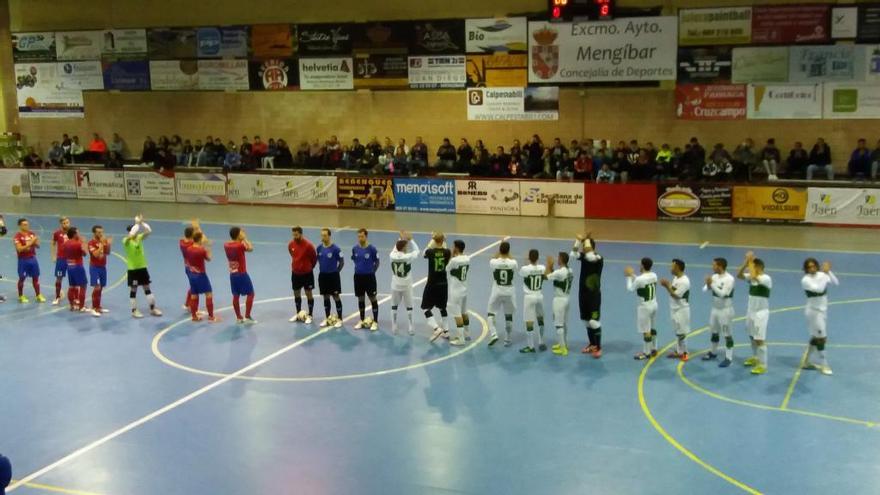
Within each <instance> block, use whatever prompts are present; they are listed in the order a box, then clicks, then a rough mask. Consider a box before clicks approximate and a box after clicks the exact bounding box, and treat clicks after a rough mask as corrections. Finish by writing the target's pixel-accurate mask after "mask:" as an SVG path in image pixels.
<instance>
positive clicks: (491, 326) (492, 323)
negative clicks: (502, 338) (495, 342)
mask: <svg viewBox="0 0 880 495" xmlns="http://www.w3.org/2000/svg"><path fill="white" fill-rule="evenodd" d="M486 320H488V322H489V331H490V332H492V335H498V329H497V328H495V315H494V314H492V313H489V314H488V315H487V316H486Z"/></svg>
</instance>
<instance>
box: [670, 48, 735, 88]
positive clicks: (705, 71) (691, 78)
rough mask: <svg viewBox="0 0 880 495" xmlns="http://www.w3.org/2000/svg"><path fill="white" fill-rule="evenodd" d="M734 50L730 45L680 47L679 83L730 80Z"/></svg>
mask: <svg viewBox="0 0 880 495" xmlns="http://www.w3.org/2000/svg"><path fill="white" fill-rule="evenodd" d="M732 56H733V52H732V50H731V48H730V47H729V46H716V47H710V48H679V49H678V77H677V80H678V82H679V83H688V82H690V83H694V84H718V83H721V84H724V83H729V82H730V66H731V65H732V64H733V60H732Z"/></svg>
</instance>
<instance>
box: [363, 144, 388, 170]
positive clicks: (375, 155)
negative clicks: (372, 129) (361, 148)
mask: <svg viewBox="0 0 880 495" xmlns="http://www.w3.org/2000/svg"><path fill="white" fill-rule="evenodd" d="M366 151H367V153H366V155H365V156H364V162H363V164H362V165H361V168H362V169H364V168H367V169H370V170H372V171H374V172H375V171H376V170H378V169H379V157H381V156H382V154H383V153H382V151H383V150H382V145H381V144H379V138H377V137H376V136H373V139H371V140H370V142H369V143H367V146H366Z"/></svg>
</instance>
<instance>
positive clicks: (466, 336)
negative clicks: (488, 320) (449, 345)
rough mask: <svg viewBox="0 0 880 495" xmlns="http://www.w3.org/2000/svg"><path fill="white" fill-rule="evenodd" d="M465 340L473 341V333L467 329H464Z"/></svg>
mask: <svg viewBox="0 0 880 495" xmlns="http://www.w3.org/2000/svg"><path fill="white" fill-rule="evenodd" d="M464 340H466V341H468V342H470V341H471V332H470V330H468V329H467V328H465V329H464Z"/></svg>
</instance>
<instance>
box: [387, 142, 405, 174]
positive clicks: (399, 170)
mask: <svg viewBox="0 0 880 495" xmlns="http://www.w3.org/2000/svg"><path fill="white" fill-rule="evenodd" d="M393 162H394V170H393V171H392V172H391V173H392V174H395V175H407V174H408V173H409V166H408V165H409V146H407V144H406V140H405V139H403V138H401V139H400V141H398V144H397V146H395V147H394V155H393Z"/></svg>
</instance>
